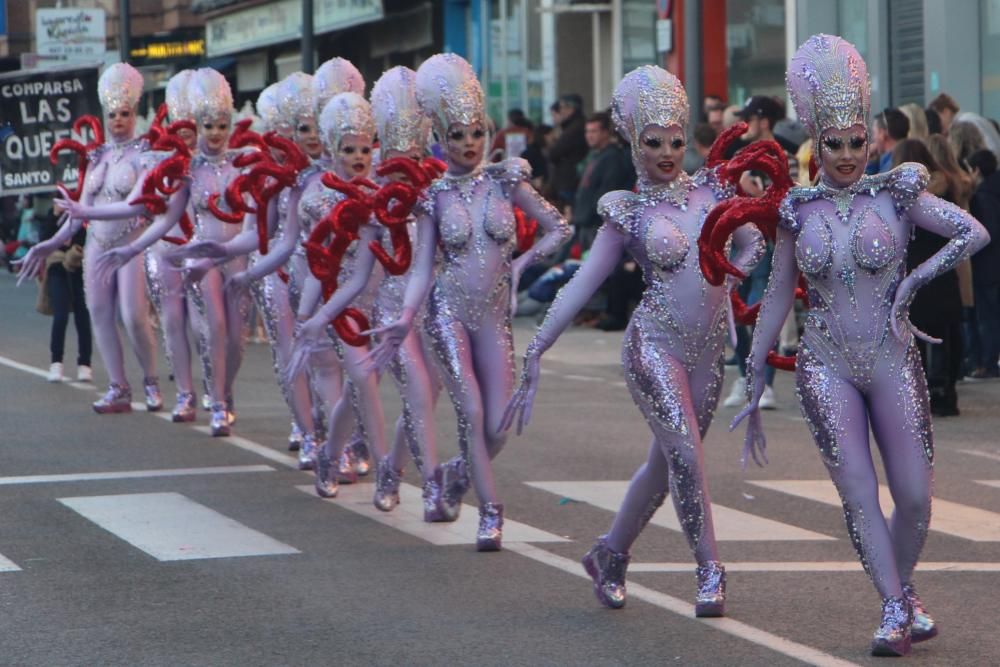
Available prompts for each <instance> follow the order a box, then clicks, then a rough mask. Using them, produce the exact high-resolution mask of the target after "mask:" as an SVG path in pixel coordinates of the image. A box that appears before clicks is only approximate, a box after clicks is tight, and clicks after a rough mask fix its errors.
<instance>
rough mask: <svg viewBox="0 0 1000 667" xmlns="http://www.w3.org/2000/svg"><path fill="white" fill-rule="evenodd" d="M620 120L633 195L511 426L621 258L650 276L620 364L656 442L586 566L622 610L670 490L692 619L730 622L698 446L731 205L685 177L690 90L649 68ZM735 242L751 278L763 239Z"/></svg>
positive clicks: (611, 198) (530, 361)
mask: <svg viewBox="0 0 1000 667" xmlns="http://www.w3.org/2000/svg"><path fill="white" fill-rule="evenodd" d="M612 114H613V117H614V121H615V125H616V127H617V128H618V131H619V132H621V133H622V134H623V135H624V136H625V137H627V138H628V139H629V141H630V142H631V145H632V159H633V162H634V163H635V168H636V172H637V173H638V174H639V185H638V189H637V192H635V193H632V192H624V191H618V192H611V193H608V194H607V195H605V196H604V197H603V198H602V199H601V201H600V202H599V204H598V210H599V212H600V213H601V215H602V217H603V218H604V225H603V226H602V227H601V229H600V231H599V232H598V234H597V238H596V239H595V240H594V245H593V246H592V248H591V250H590V254H589V256H588V257H587V259H586V261H585V262H584V264H583V266H582V267H581V268H580V270H579V271H578V272H577V273H576V274H575V275H574V276H573V278H572V280H570V282H569V283H568V284H567V285H566V287H564V288H563V289H562V290H560V292H559V295H558V296H557V297H556V301H555V303H554V304H553V306H552V308H551V309H550V310H549V312H548V314H547V315H546V317H545V321H544V322H543V323H542V325H541V327H540V328H539V330H538V333H537V334H536V335H535V338H534V339H533V340H532V341H531V344H530V345H529V346H528V350H527V352H526V354H525V360H524V368H523V373H522V379H521V386H520V387H519V388H518V391H517V393H515V394H514V398H513V399H512V400H511V403H510V407H509V408H508V410H507V414H506V416H505V420H504V425H505V427H509V426H510V425H511V424H512V423H513V422H514V420H515V418H517V416H518V413H520V418H519V419H518V432H520V431H521V428H522V427H523V426H524V425H525V424H526V423H527V421H528V419H529V418H530V416H531V407H532V404H533V403H534V399H535V392H536V391H537V388H538V381H539V374H540V361H541V356H542V354H543V353H544V352H545V351H546V350H547V349H548V348H549V347H551V346H552V345H553V343H555V341H556V339H557V338H558V337H559V334H561V333H562V332H563V331H564V330H565V329H566V328H567V327H568V326H570V324H572V322H573V317H574V316H575V315H576V313H577V312H578V311H579V310H580V309H581V308H582V307H584V306H585V305H586V303H587V301H588V300H589V299H590V298H591V296H592V295H593V293H594V292H595V291H596V290H597V289H598V288H599V287H600V286H601V284H602V283H603V282H604V281H605V279H606V278H607V277H608V275H610V273H611V272H612V271H613V270H614V268H615V266H616V265H617V264H618V262H619V260H620V258H621V254H622V251H623V250H625V251H628V253H629V254H630V255H631V256H632V258H633V259H634V260H635V261H636V263H637V264H638V265H639V266H640V267H642V272H643V277H644V279H645V281H646V285H647V288H646V291H645V293H644V294H643V297H642V300H641V301H640V302H639V306H638V307H637V308H636V310H635V313H634V314H633V316H632V320H631V322H630V323H629V326H628V329H627V331H626V332H625V340H624V343H623V347H622V361H623V363H624V365H625V377H626V380H627V382H628V386H629V391H630V392H631V394H632V398H633V400H635V402H636V405H638V406H639V409H640V410H641V411H642V413H643V415H644V416H645V417H646V421H647V422H648V423H649V426H650V428H651V429H652V431H653V442H652V444H651V445H650V450H649V456H648V458H647V460H646V462H645V463H644V464H643V465H642V466H641V467H640V468H639V470H638V471H637V472H636V473H635V476H634V477H633V478H632V483H631V485H630V486H629V490H628V493H627V494H626V496H625V501H624V503H623V504H622V507H621V509H620V510H619V512H618V515H617V516H616V517H615V520H614V523H613V524H612V526H611V530H610V532H609V533H608V534H607V535H604V536H602V537H601V538H599V539H598V541H597V543H596V544H595V545H594V546H593V548H592V549H591V550H590V551H589V552H588V553H587V555H586V556H584V559H583V564H584V566H585V567H586V569H587V572H588V573H589V574H590V576H591V577H592V578H593V580H594V591H595V593H596V594H597V598H598V599H599V600H600V601H601V602H602V603H603V604H605V605H607V606H609V607H612V608H615V609H617V608H620V607H622V606H624V605H625V570H626V568H627V566H628V562H629V558H630V556H629V547H631V545H632V543H633V542H634V541H635V539H636V538H637V537H638V536H639V533H640V532H641V531H642V529H643V527H644V526H645V525H646V523H647V522H648V521H649V519H650V518H651V517H652V515H653V513H654V512H655V511H656V509H657V508H658V507H659V506H660V505H661V504H662V503H663V501H664V500H665V499H666V496H667V493H668V489H669V492H670V495H671V496H672V497H673V500H674V508H675V509H676V510H677V518H678V520H679V522H680V524H681V527H682V529H683V531H684V534H685V536H686V537H687V540H688V545H689V546H690V547H691V550H692V551H693V552H694V556H695V560H696V561H697V570H696V571H697V579H698V593H697V605H696V612H695V613H696V615H698V616H722V615H723V613H724V604H725V593H726V588H725V586H726V578H725V569H724V568H723V566H722V564H721V563H720V562H719V555H718V550H717V549H716V544H715V531H714V529H713V526H712V510H711V502H710V500H709V495H708V487H707V485H706V482H705V477H704V473H703V470H702V469H703V459H702V451H701V443H702V439H703V438H704V437H705V432H706V431H707V430H708V427H709V424H711V422H712V415H713V413H714V412H715V408H716V405H717V404H718V399H719V391H720V389H721V387H722V369H723V364H722V362H723V342H724V339H725V334H726V332H727V330H728V326H727V313H728V310H727V306H728V294H727V290H726V288H725V287H722V286H720V287H713V286H712V285H709V284H708V283H707V282H706V281H705V278H704V277H703V276H702V274H701V269H700V266H699V261H698V252H697V239H698V235H699V233H700V231H701V226H702V222H703V221H704V219H705V216H706V215H707V213H708V211H709V210H710V209H711V207H712V206H713V205H714V204H715V203H716V202H718V201H720V200H723V199H727V198H729V197H731V196H732V195H733V194H734V193H733V189H732V187H731V186H729V185H723V184H722V183H721V182H720V181H719V179H718V178H717V174H716V172H715V170H713V169H703V170H701V171H699V172H698V173H696V174H695V175H694V176H688V175H687V174H686V173H685V172H684V171H683V170H682V169H681V163H682V161H683V158H684V149H685V145H686V138H687V124H688V117H689V110H688V102H687V95H686V94H685V92H684V88H683V86H682V85H681V83H680V82H679V81H678V80H677V78H676V77H674V76H673V75H672V74H670V73H669V72H667V71H665V70H663V69H661V68H659V67H655V66H646V67H640V68H638V69H636V70H634V71H632V72H631V73H629V74H628V75H627V76H626V77H625V78H624V79H622V81H621V83H620V84H618V88H617V89H616V90H615V94H614V97H613V99H612ZM736 242H737V247H738V255H737V258H736V263H737V265H739V266H740V267H742V268H744V269H749V268H752V267H753V265H755V264H756V263H757V262H758V261H759V260H760V258H761V256H762V255H763V251H764V243H763V239H762V237H761V235H760V233H759V232H757V230H756V229H754V228H752V227H744V228H742V229H740V230H739V231H738V232H737V233H736Z"/></svg>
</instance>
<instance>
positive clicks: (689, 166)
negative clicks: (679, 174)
mask: <svg viewBox="0 0 1000 667" xmlns="http://www.w3.org/2000/svg"><path fill="white" fill-rule="evenodd" d="M716 136H718V135H717V133H716V131H715V129H714V128H713V127H712V126H711V125H709V124H708V123H698V125H696V126H695V128H694V132H692V133H691V141H690V142H689V143H688V147H687V150H686V151H685V152H684V165H683V168H684V171H686V172H687V173H689V174H693V173H694V172H696V171H698V170H699V169H701V168H702V167H703V166H704V165H705V158H706V157H708V151H709V150H710V149H711V148H712V142H714V141H715V137H716Z"/></svg>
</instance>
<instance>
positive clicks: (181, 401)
mask: <svg viewBox="0 0 1000 667" xmlns="http://www.w3.org/2000/svg"><path fill="white" fill-rule="evenodd" d="M195 400H196V399H195V397H194V392H193V391H179V392H177V404H176V405H175V406H174V411H173V412H171V413H170V419H171V421H173V422H174V423H178V424H179V423H181V422H193V421H194V420H195V419H197V418H198V408H197V407H196V405H195Z"/></svg>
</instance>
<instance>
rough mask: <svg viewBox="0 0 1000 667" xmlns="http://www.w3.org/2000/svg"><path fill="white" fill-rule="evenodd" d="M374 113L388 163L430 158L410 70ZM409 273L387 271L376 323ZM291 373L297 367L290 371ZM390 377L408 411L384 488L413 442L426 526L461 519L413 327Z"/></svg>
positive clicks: (318, 330)
mask: <svg viewBox="0 0 1000 667" xmlns="http://www.w3.org/2000/svg"><path fill="white" fill-rule="evenodd" d="M372 111H373V114H374V116H375V125H376V130H377V133H378V136H379V138H380V140H381V145H380V148H381V154H380V157H381V159H382V161H383V163H386V162H387V161H389V160H393V159H396V158H409V159H411V160H413V163H414V165H416V163H417V162H418V161H419V160H421V159H422V158H424V157H425V153H426V150H427V140H428V138H429V136H430V120H429V119H428V118H427V117H426V116H425V115H424V114H423V113H422V112H421V111H420V108H419V106H418V104H417V98H416V75H415V73H414V72H413V70H411V69H408V68H406V67H394V68H392V69H390V70H388V71H387V72H385V73H384V74H383V75H382V77H381V78H380V79H379V80H378V81H377V82H376V83H375V86H374V88H373V89H372ZM415 224H416V223H415V220H412V221H411V222H410V223H409V224H408V225H407V228H408V231H409V233H410V238H411V239H413V237H414V230H415ZM378 231H379V234H380V242H381V243H382V245H383V247H384V249H385V250H386V252H387V253H388V254H391V253H392V252H393V248H391V247H389V243H388V241H389V234H388V233H387V232H386V230H384V229H379V230H378ZM374 267H375V256H374V254H373V253H372V251H371V249H370V248H369V247H368V246H367V245H361V246H360V247H359V250H358V257H357V259H356V260H355V267H354V271H353V272H352V273H351V277H350V278H349V279H348V280H347V282H345V283H343V284H341V285H340V287H339V288H338V289H337V291H336V292H335V293H334V295H333V296H332V297H331V299H330V300H329V301H328V302H327V303H326V304H325V305H324V306H323V307H322V308H320V309H319V311H317V313H316V314H315V315H314V316H313V317H312V318H310V319H309V321H307V322H306V323H305V324H303V325H302V328H301V330H300V331H299V335H298V337H297V339H296V348H297V350H296V354H295V356H297V357H298V358H299V359H300V360H301V359H303V356H304V354H305V351H306V350H311V349H313V348H314V347H315V346H316V345H317V344H318V342H319V341H321V340H322V339H324V338H325V337H326V335H327V334H326V331H327V326H328V325H329V323H330V321H331V320H333V318H334V317H336V316H337V315H338V314H340V313H341V312H342V311H343V310H344V308H345V307H347V306H348V305H350V304H351V303H353V302H354V301H355V299H356V298H357V297H358V296H359V295H360V294H361V293H362V292H363V291H364V290H365V288H366V287H367V285H368V283H369V277H370V273H371V271H372V269H373V268H374ZM407 280H408V276H406V275H405V274H404V275H392V274H390V273H388V272H386V274H385V277H384V278H383V279H382V282H381V284H380V285H379V288H378V292H377V294H376V296H375V304H374V321H375V324H376V325H385V324H388V323H390V322H392V321H393V320H395V318H396V317H398V316H399V313H400V311H401V309H402V302H403V294H404V292H405V290H406V283H407ZM293 370H294V369H293ZM390 370H391V372H392V376H393V379H394V380H395V382H396V387H397V389H398V390H399V393H400V397H401V398H402V400H403V414H402V415H400V418H399V420H398V421H397V423H396V435H395V440H394V444H393V447H392V449H391V451H390V454H389V463H388V465H387V466H384V467H385V468H386V470H380V471H379V472H380V474H382V475H389V476H391V478H392V479H391V480H390V481H389V482H388V483H387V486H391V487H394V488H395V487H398V483H399V482H398V479H399V475H400V474H401V469H402V467H403V464H404V462H405V461H404V458H405V452H406V446H407V445H409V448H410V451H411V453H412V455H413V459H414V462H415V463H416V466H417V469H418V470H419V471H420V473H421V475H422V477H423V502H424V520H425V521H452V520H454V519H456V518H458V515H457V513H456V512H455V511H454V510H455V509H457V508H454V507H452V506H448V505H446V504H445V503H444V501H443V494H442V485H441V470H440V468H438V466H437V452H436V448H435V441H434V403H435V399H436V397H437V394H438V392H439V391H440V382H439V381H438V379H437V377H436V375H435V374H434V373H433V368H432V367H431V365H430V363H429V361H428V359H427V356H426V353H425V351H424V346H423V341H422V336H421V335H420V332H419V331H417V330H413V331H411V332H410V334H409V335H407V337H406V338H405V340H404V341H403V344H402V346H401V347H400V349H399V351H398V353H397V354H396V356H395V358H394V359H393V360H392V362H391V364H390ZM339 449H340V443H338V442H335V441H334V440H333V439H331V440H330V442H329V443H328V446H327V451H325V452H320V453H319V455H318V457H319V458H318V465H317V466H316V476H317V480H316V486H317V489H318V491H319V493H320V494H321V495H323V496H324V497H332V496H335V495H336V493H337V488H336V480H335V479H334V475H333V471H332V470H331V466H330V462H331V461H336V460H337V458H338V453H339V451H338V450H339Z"/></svg>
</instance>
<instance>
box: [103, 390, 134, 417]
mask: <svg viewBox="0 0 1000 667" xmlns="http://www.w3.org/2000/svg"><path fill="white" fill-rule="evenodd" d="M93 406H94V412H96V413H97V414H99V415H110V414H114V413H117V412H132V389H131V388H130V387H129V386H128V385H127V384H117V383H115V382H112V383H111V384H110V385H108V390H107V392H105V394H104V396H101V397H100V398H99V399H97V400H96V401H94V403H93Z"/></svg>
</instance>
